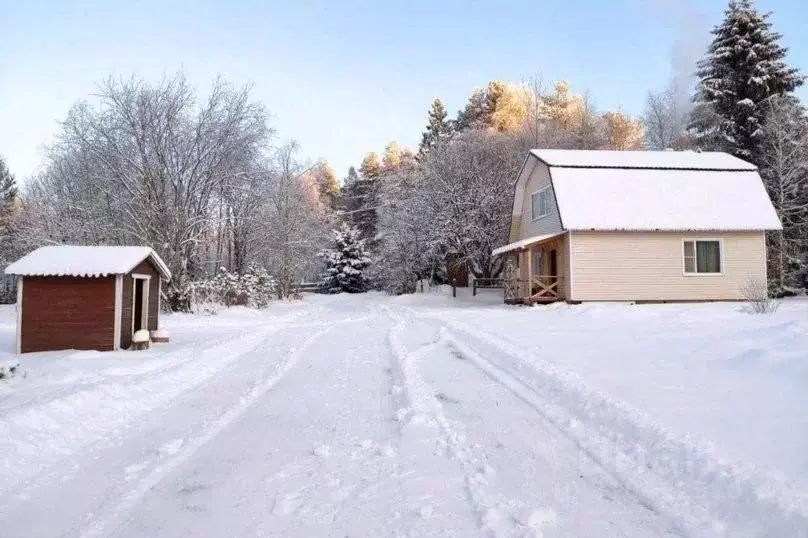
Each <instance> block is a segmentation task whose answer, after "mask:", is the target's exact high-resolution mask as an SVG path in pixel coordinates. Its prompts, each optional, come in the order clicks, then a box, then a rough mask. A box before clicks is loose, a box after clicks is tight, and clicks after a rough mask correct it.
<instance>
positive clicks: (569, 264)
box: [494, 150, 781, 302]
mask: <svg viewBox="0 0 808 538" xmlns="http://www.w3.org/2000/svg"><path fill="white" fill-rule="evenodd" d="M780 228H781V224H780V221H779V219H778V217H777V214H776V212H775V210H774V207H773V206H772V203H771V200H770V199H769V197H768V194H767V193H766V190H765V187H764V186H763V182H762V181H761V179H760V175H759V174H758V172H757V168H756V167H755V166H754V165H752V164H750V163H747V162H745V161H743V160H741V159H738V158H736V157H733V156H731V155H729V154H726V153H709V152H704V153H699V152H692V151H685V152H678V151H580V150H532V151H531V152H530V153H529V155H528V156H527V158H526V160H525V163H524V165H523V166H522V169H521V171H520V172H519V177H518V180H517V182H516V192H515V196H514V200H513V215H512V220H511V229H510V243H509V244H507V245H504V246H502V247H500V248H497V249H496V250H495V251H494V254H506V255H508V256H509V260H508V263H507V264H506V267H507V269H506V301H509V302H546V301H555V300H567V301H571V302H578V301H711V300H738V299H743V298H744V295H743V288H744V287H745V286H747V285H748V284H749V283H750V282H754V283H757V284H765V282H766V243H765V231H766V230H777V229H780Z"/></svg>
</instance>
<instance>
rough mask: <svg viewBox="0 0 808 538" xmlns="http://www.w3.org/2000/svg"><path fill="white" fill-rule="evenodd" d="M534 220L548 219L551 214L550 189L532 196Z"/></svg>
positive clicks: (546, 188)
mask: <svg viewBox="0 0 808 538" xmlns="http://www.w3.org/2000/svg"><path fill="white" fill-rule="evenodd" d="M530 204H531V206H532V211H533V212H532V215H533V220H536V219H540V218H542V217H546V216H547V215H549V214H550V187H545V188H543V189H542V190H540V191H538V192H534V193H533V194H531V195H530Z"/></svg>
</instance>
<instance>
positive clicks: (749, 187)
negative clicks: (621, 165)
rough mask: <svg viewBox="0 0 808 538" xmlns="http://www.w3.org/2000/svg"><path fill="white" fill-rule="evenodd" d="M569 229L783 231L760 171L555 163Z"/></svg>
mask: <svg viewBox="0 0 808 538" xmlns="http://www.w3.org/2000/svg"><path fill="white" fill-rule="evenodd" d="M551 175H552V182H553V188H554V190H555V196H556V200H557V201H558V208H559V213H560V214H561V221H562V225H563V226H564V229H566V230H632V231H643V230H666V231H675V230H688V231H699V230H702V231H719V230H724V231H727V230H779V229H781V224H780V220H779V219H778V218H777V214H776V213H775V210H774V207H773V206H772V203H771V200H770V199H769V196H768V194H767V193H766V190H765V188H764V187H763V182H762V181H761V179H760V176H759V175H758V173H757V172H755V171H736V172H718V171H709V170H699V171H694V170H648V169H645V170H642V169H636V170H626V169H610V168H602V169H595V168H588V169H583V168H553V169H552V172H551Z"/></svg>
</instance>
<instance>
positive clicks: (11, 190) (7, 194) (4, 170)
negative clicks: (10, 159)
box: [0, 156, 17, 203]
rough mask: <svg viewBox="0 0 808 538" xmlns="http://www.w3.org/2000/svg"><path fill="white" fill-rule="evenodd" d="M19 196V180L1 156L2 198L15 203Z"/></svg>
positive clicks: (0, 183) (0, 198) (0, 188)
mask: <svg viewBox="0 0 808 538" xmlns="http://www.w3.org/2000/svg"><path fill="white" fill-rule="evenodd" d="M16 198H17V182H16V181H15V180H14V174H12V173H11V171H10V170H9V169H8V166H6V161H5V159H3V157H2V156H0V200H2V201H3V202H8V203H13V202H14V200H15V199H16Z"/></svg>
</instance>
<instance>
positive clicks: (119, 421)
mask: <svg viewBox="0 0 808 538" xmlns="http://www.w3.org/2000/svg"><path fill="white" fill-rule="evenodd" d="M270 310H271V309H270ZM278 310H279V312H275V313H271V314H269V315H267V316H260V315H255V316H248V315H246V314H245V315H244V317H239V318H234V317H233V316H230V315H221V316H213V317H206V318H203V317H191V316H187V317H181V316H177V317H176V318H175V319H172V320H170V321H169V324H170V325H172V327H171V328H172V330H173V335H174V340H173V342H172V344H171V345H170V346H169V347H168V348H163V350H162V351H158V350H154V351H151V352H149V353H147V354H130V353H127V352H121V353H119V354H114V355H110V354H104V355H103V357H102V356H100V355H99V354H94V353H90V354H86V353H85V354H82V353H73V354H72V355H68V356H65V355H64V354H62V355H55V354H42V355H39V356H30V357H24V361H25V360H30V361H35V360H38V361H42V362H41V364H37V365H32V366H31V367H30V375H29V377H27V378H26V379H24V380H20V381H19V382H17V383H14V384H12V386H11V387H10V389H9V390H7V391H6V392H0V471H2V472H3V473H4V476H5V477H6V478H5V479H4V480H3V481H2V482H0V536H15V537H16V536H37V537H48V536H82V537H91V536H98V537H102V536H119V537H145V536H228V537H235V536H340V537H342V536H413V537H416V536H459V537H469V536H596V537H606V536H636V537H647V536H723V535H726V534H729V535H733V536H736V535H737V536H746V535H749V536H752V535H755V533H758V532H766V531H771V530H772V529H774V532H775V534H774V535H778V536H791V535H793V536H799V534H798V532H799V531H798V530H799V529H805V528H806V527H804V526H801V525H803V523H805V520H804V519H802V515H800V514H799V513H797V514H794V513H791V514H790V515H784V514H785V512H786V511H783V510H781V506H780V505H779V504H777V503H775V502H766V501H760V502H758V501H756V500H754V499H751V500H750V499H747V500H746V501H744V503H740V502H737V499H734V498H730V499H727V498H726V497H727V495H726V491H725V490H724V489H722V488H730V489H731V487H736V486H738V484H737V483H735V482H733V483H731V484H729V485H727V484H723V483H722V482H721V480H718V479H716V481H715V483H711V484H708V485H709V486H711V487H713V488H714V491H707V492H705V491H702V489H703V488H701V489H699V488H698V487H691V485H690V484H688V483H687V477H688V476H689V475H687V474H686V473H683V474H682V476H675V477H672V476H671V475H670V473H669V472H668V471H669V470H670V469H669V467H670V466H668V465H665V464H664V463H661V464H660V465H657V463H658V462H656V461H648V460H647V458H651V457H654V458H656V457H657V454H656V453H654V452H653V451H650V450H649V448H648V446H645V445H643V446H642V447H639V448H638V447H633V446H632V443H633V444H637V443H640V444H641V443H643V442H645V441H648V439H646V438H644V437H643V435H644V433H643V432H642V431H633V430H631V428H632V427H635V429H637V428H638V426H636V425H635V424H634V423H632V422H631V421H630V420H629V419H625V418H623V417H622V415H620V416H619V417H618V415H619V413H618V414H616V415H612V414H611V413H612V412H613V411H614V410H613V409H610V408H609V407H608V405H607V404H608V402H606V403H604V402H599V401H597V399H596V398H591V399H587V398H585V397H582V398H580V399H578V398H577V397H578V396H581V395H583V396H586V394H585V393H583V392H581V390H582V389H581V388H580V387H577V386H575V384H574V383H571V382H568V381H569V380H565V378H564V377H563V375H561V374H559V375H558V376H555V377H553V376H554V375H555V374H553V373H552V372H550V373H549V374H548V372H543V373H541V374H542V375H539V373H540V372H536V371H533V370H530V369H526V368H527V367H526V366H525V364H523V363H522V362H521V361H520V360H519V352H518V350H512V349H509V348H508V345H509V344H508V342H506V341H503V340H502V339H499V338H495V337H492V336H490V335H486V334H479V333H478V334H475V330H473V329H472V328H470V327H468V326H464V325H462V324H458V323H455V322H453V321H452V320H451V319H444V318H441V317H440V316H437V315H434V313H431V312H429V311H426V310H423V311H421V310H418V309H416V308H410V307H408V306H406V305H405V304H402V303H397V302H395V301H390V300H389V299H386V298H384V297H381V296H365V297H347V296H340V297H317V298H311V300H310V301H307V303H305V304H300V305H295V306H288V305H287V306H285V307H283V308H279V309H278ZM139 357H143V359H138V358H139ZM135 361H137V362H135ZM73 365H78V366H75V367H74V366H73ZM548 375H549V377H548ZM542 376H544V377H542ZM618 411H619V410H618ZM616 417H618V418H620V420H624V421H625V423H620V424H618V421H617V418H616ZM648 442H649V443H653V442H655V443H657V444H658V445H659V447H661V448H660V450H663V451H664V450H668V449H670V448H671V447H674V448H675V444H671V445H667V444H665V443H664V442H661V441H658V440H653V439H652V440H650V441H648ZM649 446H650V445H649ZM659 447H657V448H659ZM639 450H642V453H641V454H639V453H638V451H639ZM670 457H671V458H674V457H675V454H670ZM643 458H646V459H643ZM690 463H691V464H692V465H696V466H698V465H710V464H711V462H709V461H693V462H690ZM721 470H722V469H721V468H720V467H718V468H715V469H712V470H710V469H706V470H705V472H715V473H720V472H721ZM691 474H695V471H694V472H693V473H691ZM741 486H745V483H743V484H741ZM736 489H737V488H736ZM737 493H738V494H739V495H747V493H748V492H746V491H745V490H744V491H740V492H737ZM781 512H782V513H781ZM761 514H765V519H764V518H763V516H762V515H761Z"/></svg>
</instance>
